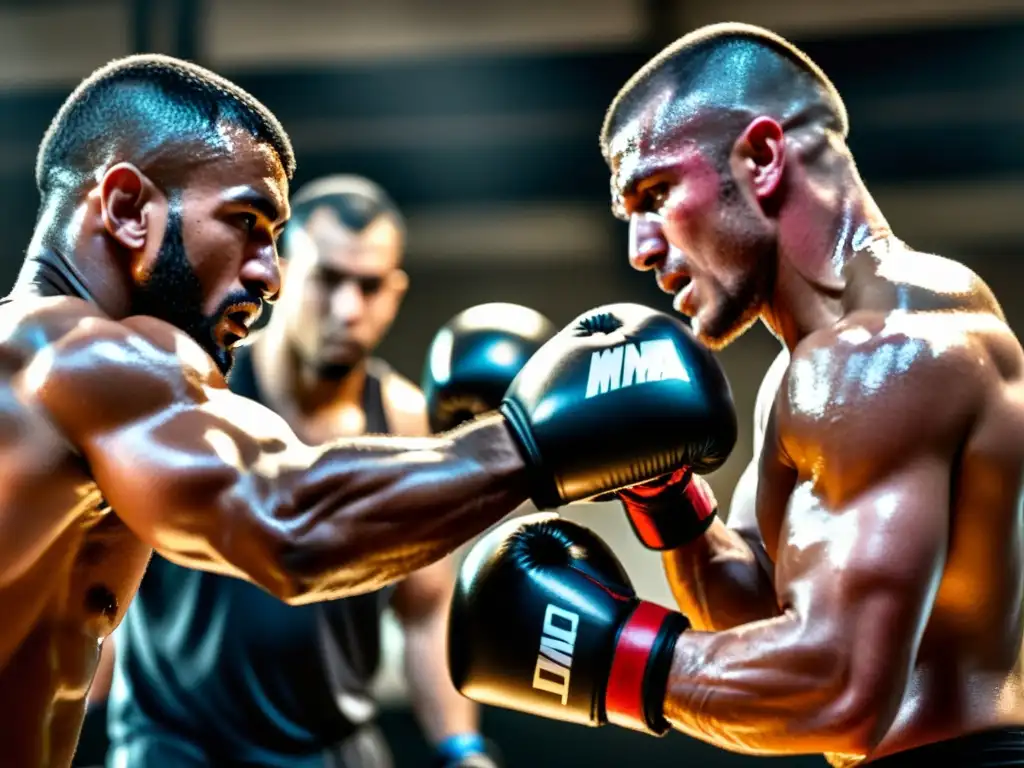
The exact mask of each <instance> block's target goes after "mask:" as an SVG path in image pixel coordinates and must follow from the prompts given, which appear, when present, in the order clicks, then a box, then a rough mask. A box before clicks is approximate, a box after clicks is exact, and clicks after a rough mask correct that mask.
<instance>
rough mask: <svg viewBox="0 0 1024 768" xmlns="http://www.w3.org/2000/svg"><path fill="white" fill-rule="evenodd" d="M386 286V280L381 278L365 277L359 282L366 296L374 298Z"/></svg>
mask: <svg viewBox="0 0 1024 768" xmlns="http://www.w3.org/2000/svg"><path fill="white" fill-rule="evenodd" d="M383 285H384V280H383V279H381V278H379V277H364V278H363V279H362V280H360V281H359V287H360V289H361V290H362V292H363V295H364V296H373V295H374V294H376V293H377V292H378V291H380V289H381V288H382V287H383Z"/></svg>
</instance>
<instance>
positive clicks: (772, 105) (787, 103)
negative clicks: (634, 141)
mask: <svg viewBox="0 0 1024 768" xmlns="http://www.w3.org/2000/svg"><path fill="white" fill-rule="evenodd" d="M663 90H670V91H671V94H672V96H671V98H672V99H673V100H674V101H675V102H677V103H678V104H679V105H681V109H680V110H679V111H681V112H682V113H684V114H683V116H684V117H685V113H688V112H689V111H691V110H693V109H699V108H710V109H719V110H726V111H730V112H737V113H747V114H749V115H751V116H752V115H753V114H754V113H755V112H756V113H759V114H766V115H770V116H773V117H775V118H777V119H780V120H790V121H803V120H822V121H824V122H825V123H826V124H828V126H829V127H831V128H832V129H834V130H836V131H837V132H839V133H840V134H841V135H842V136H843V137H844V138H845V137H846V136H847V134H848V133H849V117H848V115H847V112H846V106H845V105H844V104H843V100H842V98H841V97H840V96H839V92H838V91H837V90H836V88H835V86H834V85H833V84H832V82H831V81H830V80H829V78H828V77H827V76H826V75H825V73H824V72H823V71H822V70H821V68H820V67H819V66H818V65H817V64H815V63H814V62H813V61H812V60H811V59H810V57H809V56H807V54H805V53H804V52H803V51H801V50H800V49H798V48H797V47H796V46H794V45H793V44H792V43H790V42H789V41H788V40H785V39H784V38H782V37H780V36H779V35H776V34H775V33H773V32H770V31H769V30H767V29H763V28H761V27H756V26H752V25H749V24H733V23H730V24H711V25H708V26H705V27H702V28H700V29H698V30H695V31H694V32H691V33H690V34H687V35H684V36H683V37H681V38H679V39H678V40H676V41H675V42H674V43H672V44H671V45H669V46H668V47H667V48H665V49H664V50H663V51H661V53H659V54H658V55H657V56H655V57H654V58H653V59H651V60H650V61H649V62H647V64H645V65H644V66H643V67H642V68H641V69H640V70H639V71H638V72H637V73H636V74H634V75H633V77H631V78H630V79H629V81H628V82H627V83H626V84H625V85H624V86H623V87H622V89H621V90H620V91H619V93H618V94H617V95H616V96H615V99H614V100H613V101H612V103H611V105H610V106H609V107H608V111H607V112H606V113H605V119H604V123H603V125H602V127H601V136H600V142H601V148H602V151H606V149H607V146H608V142H609V141H610V140H611V137H612V136H613V135H614V134H615V133H616V132H617V131H618V130H619V129H620V128H621V127H622V126H623V125H624V124H625V123H626V122H628V121H629V120H631V119H632V118H633V117H635V115H636V113H637V112H638V111H639V110H640V109H642V108H643V107H644V106H645V105H646V104H647V102H648V100H649V99H650V97H651V96H652V95H654V94H656V93H659V92H662V91H663Z"/></svg>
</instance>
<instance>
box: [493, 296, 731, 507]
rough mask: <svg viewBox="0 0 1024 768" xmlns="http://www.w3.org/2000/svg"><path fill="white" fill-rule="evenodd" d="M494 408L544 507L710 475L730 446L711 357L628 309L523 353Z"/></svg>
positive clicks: (719, 375) (615, 307)
mask: <svg viewBox="0 0 1024 768" xmlns="http://www.w3.org/2000/svg"><path fill="white" fill-rule="evenodd" d="M501 412H502V413H503V414H504V416H505V418H506V420H507V421H508V423H509V426H510V428H511V430H512V432H513V434H514V435H515V436H516V438H517V439H518V443H519V445H520V448H521V450H522V453H523V456H524V458H525V460H526V462H527V464H528V465H529V466H530V467H531V469H532V470H533V482H534V487H533V488H532V489H531V497H532V499H533V502H534V504H535V505H536V507H537V508H538V509H542V510H543V509H554V508H556V507H559V506H562V505H563V504H566V503H570V502H573V501H581V500H587V499H591V498H592V497H595V496H598V495H600V494H602V493H606V492H608V491H614V490H619V489H621V488H625V487H628V486H631V485H637V484H639V483H642V482H645V481H649V480H653V479H655V478H657V477H660V476H662V475H665V474H668V473H670V472H673V471H675V470H676V469H679V468H681V467H689V468H691V469H692V470H693V471H695V472H698V473H703V472H710V471H712V470H714V469H716V468H717V467H718V466H719V465H721V464H722V462H723V461H725V459H726V458H728V456H729V454H730V453H731V451H732V449H733V447H734V446H735V444H736V408H735V405H734V404H733V398H732V391H731V390H730V388H729V384H728V382H727V381H726V378H725V374H724V373H723V371H722V369H721V367H720V366H719V365H718V363H717V362H716V361H715V359H714V357H713V356H712V354H711V352H710V351H709V350H708V349H707V348H706V347H704V346H703V345H701V344H700V343H699V342H698V341H697V340H696V339H695V338H694V336H693V334H692V333H691V331H690V329H689V328H688V327H687V326H686V325H685V324H684V323H683V322H682V321H680V320H678V319H677V318H675V317H672V316H671V315H667V314H665V313H663V312H658V311H655V310H653V309H649V308H647V307H643V306H640V305H637V304H612V305H608V306H604V307H599V308H597V309H594V310H591V311H590V312H586V313H584V314H582V315H580V316H579V317H578V318H576V320H574V321H573V322H572V323H570V324H569V326H568V327H566V328H565V329H564V330H562V331H560V332H559V333H558V334H556V335H555V336H554V338H552V339H551V340H550V341H548V342H547V343H546V344H545V345H544V346H543V347H541V348H540V350H538V352H537V353H536V354H535V355H534V356H533V357H531V358H530V360H529V361H528V362H527V363H526V365H525V366H523V369H522V370H521V371H520V372H519V374H518V375H517V376H516V377H515V380H514V381H513V382H512V385H511V386H510V387H509V390H508V392H507V393H506V395H505V399H504V401H503V402H502V405H501Z"/></svg>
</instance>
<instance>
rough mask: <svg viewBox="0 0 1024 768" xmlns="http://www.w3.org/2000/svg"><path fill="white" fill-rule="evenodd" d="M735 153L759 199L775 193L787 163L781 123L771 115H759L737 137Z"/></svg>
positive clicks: (767, 197) (765, 198)
mask: <svg viewBox="0 0 1024 768" xmlns="http://www.w3.org/2000/svg"><path fill="white" fill-rule="evenodd" d="M735 151H736V154H737V155H738V156H739V159H740V162H741V163H742V164H743V170H744V172H745V174H746V176H747V178H748V179H749V180H750V186H751V189H752V191H753V192H754V195H756V196H757V199H758V200H760V201H762V202H763V201H765V200H768V199H769V198H771V197H772V195H774V194H775V192H776V191H777V190H778V188H779V184H780V183H781V181H782V173H783V170H784V168H785V165H786V143H785V141H784V133H783V130H782V126H781V125H779V124H778V123H777V122H776V121H775V120H772V119H771V118H770V117H758V118H757V119H755V120H754V121H753V122H752V123H751V124H750V125H748V126H747V128H746V130H744V131H743V133H742V134H741V135H740V137H739V138H738V139H737V140H736V145H735Z"/></svg>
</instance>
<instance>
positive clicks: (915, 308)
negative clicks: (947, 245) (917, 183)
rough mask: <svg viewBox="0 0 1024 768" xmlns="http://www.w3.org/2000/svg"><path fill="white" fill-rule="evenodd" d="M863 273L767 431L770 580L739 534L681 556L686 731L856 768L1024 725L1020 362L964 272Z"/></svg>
mask: <svg viewBox="0 0 1024 768" xmlns="http://www.w3.org/2000/svg"><path fill="white" fill-rule="evenodd" d="M883 250H884V249H883ZM846 272H847V274H846V277H847V279H848V282H847V290H846V292H845V299H844V302H845V303H844V306H843V313H842V318H841V320H840V321H839V322H838V323H837V324H836V325H835V326H834V327H831V328H828V329H825V330H821V331H818V332H815V333H812V334H810V335H809V336H807V337H806V338H804V339H803V340H802V341H801V342H800V343H799V344H798V345H797V346H796V348H795V349H794V350H793V352H792V358H791V359H792V361H791V363H790V365H789V367H788V369H786V370H785V373H784V377H783V379H782V382H781V387H780V389H779V392H778V394H777V395H776V396H775V398H774V404H773V407H772V409H771V411H770V414H769V417H768V420H767V426H766V430H765V435H764V442H763V447H762V449H761V451H760V458H759V469H758V475H757V481H756V484H757V490H756V523H757V533H758V534H759V538H760V540H761V541H763V544H764V551H765V553H766V554H767V557H768V558H769V560H770V563H771V568H772V572H770V573H769V572H767V571H765V569H764V568H763V567H762V566H761V564H760V561H759V559H758V557H756V556H755V552H756V547H757V546H758V544H757V543H756V542H755V544H754V548H753V549H752V547H751V544H750V542H751V541H752V538H753V537H752V536H750V535H749V531H748V532H747V535H741V532H742V531H744V527H743V523H742V522H736V521H734V520H730V526H729V528H727V527H726V526H724V525H722V524H721V523H719V522H716V523H715V525H714V527H713V529H712V531H711V535H709V536H708V537H707V539H706V541H698V542H695V543H694V544H693V545H690V546H689V547H687V548H684V549H680V550H678V551H676V552H673V553H670V554H668V555H667V556H666V563H667V564H668V565H669V573H670V574H671V577H672V580H673V587H674V591H675V594H676V596H677V597H678V598H679V601H680V604H681V607H682V608H683V609H684V610H686V611H687V612H689V614H690V615H691V616H692V617H694V618H695V619H696V621H695V628H697V629H700V630H707V631H695V632H687V633H685V634H684V635H683V636H682V637H681V639H680V642H679V644H678V646H677V650H676V658H675V664H674V669H673V674H672V677H671V680H670V682H669V688H668V694H667V696H666V700H665V707H666V714H667V716H668V717H669V719H670V720H671V721H672V723H673V725H674V726H675V727H676V728H678V729H680V730H682V731H684V732H688V733H691V734H693V735H696V736H699V737H701V738H703V739H705V740H709V741H712V742H713V743H716V744H719V745H721V746H723V747H726V748H729V749H732V750H736V751H741V752H747V753H751V754H795V753H814V752H825V753H831V754H829V755H828V757H829V759H830V762H832V764H833V765H837V766H840V765H853V764H856V763H858V762H861V761H862V760H863V759H864V758H865V756H866V757H867V758H869V760H870V759H875V758H879V757H882V756H884V755H888V754H891V753H894V752H899V751H903V750H906V749H910V748H913V747H915V746H919V745H922V744H925V743H929V742H934V741H939V740H944V739H949V738H952V737H956V736H958V735H961V734H966V733H970V732H975V731H980V730H984V729H989V728H994V727H999V726H1005V725H1010V724H1017V725H1020V724H1024V692H1022V689H1021V676H1020V667H1021V626H1022V624H1021V586H1022V579H1024V574H1022V569H1021V551H1022V547H1021V537H1022V534H1024V531H1022V528H1021V520H1020V514H1019V499H1020V492H1021V485H1022V468H1024V444H1022V443H1021V441H1020V439H1019V435H1020V434H1021V430H1022V429H1024V386H1022V379H1021V374H1022V362H1024V356H1022V352H1021V348H1020V345H1019V343H1018V341H1017V339H1016V338H1015V336H1014V335H1013V333H1012V332H1011V331H1010V329H1009V328H1008V327H1007V325H1006V322H1005V319H1004V317H1003V315H1002V311H1001V310H1000V308H999V306H998V305H997V304H996V302H995V300H994V299H993V297H992V295H991V293H990V292H989V290H988V288H987V287H986V286H985V285H984V284H983V283H982V282H981V280H980V279H979V278H978V277H977V276H976V275H974V274H973V273H972V272H970V271H969V270H968V269H966V268H965V267H963V266H961V265H959V264H956V263H954V262H951V261H947V260H945V259H942V258H940V257H937V256H932V255H927V254H922V253H916V252H913V251H908V250H903V249H902V247H901V246H899V245H896V246H894V247H893V249H892V251H891V252H888V253H883V254H876V253H873V252H872V250H870V249H869V250H867V251H865V252H863V253H862V254H860V255H858V256H856V257H854V258H853V259H852V260H851V261H850V262H849V263H848V264H847V267H846ZM766 384H767V382H766ZM755 458H756V457H755ZM701 561H703V564H702V563H701ZM708 564H710V566H711V567H710V568H709V567H708ZM712 581H713V582H714V587H713V588H708V589H701V586H702V585H704V584H707V583H710V582H712ZM773 582H774V591H771V590H772V587H771V585H772V583H773ZM769 596H773V597H774V599H768V597H769ZM711 630H713V631H711Z"/></svg>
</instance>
